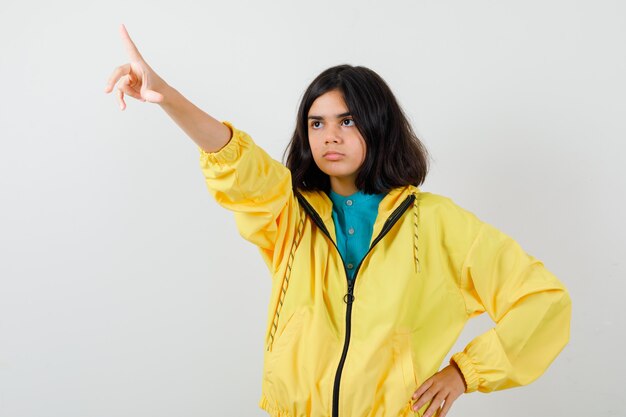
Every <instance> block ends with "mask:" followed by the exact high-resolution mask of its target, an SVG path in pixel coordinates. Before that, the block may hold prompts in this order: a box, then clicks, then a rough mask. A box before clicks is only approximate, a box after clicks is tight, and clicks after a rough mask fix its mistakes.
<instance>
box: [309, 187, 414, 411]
mask: <svg viewBox="0 0 626 417" xmlns="http://www.w3.org/2000/svg"><path fill="white" fill-rule="evenodd" d="M297 196H298V200H299V201H300V203H301V204H302V205H303V206H304V208H305V210H306V211H307V212H308V213H309V214H310V215H311V217H312V218H313V221H314V222H315V224H316V225H317V226H318V227H319V228H320V229H321V230H322V231H323V232H324V234H325V235H326V236H328V238H329V239H330V241H331V242H333V246H334V247H335V249H337V252H339V248H338V247H337V244H336V243H335V241H334V240H333V239H332V237H331V236H330V233H329V232H328V229H326V226H325V225H324V222H323V220H322V219H321V217H320V216H319V214H317V212H316V211H315V209H314V208H313V207H311V205H310V204H309V202H308V201H307V200H306V199H305V198H304V197H303V196H302V195H301V194H300V193H298V194H297ZM413 200H415V196H414V195H413V194H411V195H410V196H408V197H407V198H406V199H405V200H404V201H403V202H402V204H400V206H399V207H398V208H396V209H395V210H394V212H393V213H391V215H390V216H389V218H388V219H387V220H386V221H385V224H384V225H383V228H382V230H381V231H380V233H379V234H378V236H377V237H376V239H374V241H373V242H372V244H371V245H370V248H369V249H368V251H367V253H366V254H365V256H363V259H361V261H360V262H359V265H358V266H357V267H356V270H355V271H354V277H353V279H352V280H350V279H348V271H347V270H346V264H345V261H344V259H343V257H342V256H341V252H339V257H340V258H341V262H342V263H343V267H344V270H345V271H346V280H347V281H348V292H347V293H346V295H344V297H343V300H344V302H345V303H346V335H345V339H344V344H343V351H342V352H341V359H340V360H339V365H338V366H337V372H336V373H335V384H334V387H333V417H338V416H339V386H340V383H341V374H342V373H343V365H344V364H345V362H346V357H347V356H348V346H349V345H350V332H351V327H352V303H353V302H354V284H355V282H356V278H357V275H358V273H359V269H360V268H361V264H362V263H363V260H364V259H365V257H366V256H367V255H368V254H369V253H370V251H371V250H372V248H373V247H374V246H375V245H376V244H377V243H378V242H379V241H380V240H381V239H382V238H383V237H384V236H385V235H386V234H387V233H388V232H389V230H391V228H392V227H393V225H394V224H395V223H396V222H397V221H398V219H399V218H400V217H401V216H402V214H404V212H405V211H406V209H407V208H408V207H409V206H410V205H411V203H412V202H413Z"/></svg>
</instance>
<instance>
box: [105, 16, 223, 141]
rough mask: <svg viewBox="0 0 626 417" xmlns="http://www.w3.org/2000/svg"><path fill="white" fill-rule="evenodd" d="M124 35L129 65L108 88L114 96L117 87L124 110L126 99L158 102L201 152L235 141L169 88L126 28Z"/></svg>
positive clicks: (116, 73) (111, 79)
mask: <svg viewBox="0 0 626 417" xmlns="http://www.w3.org/2000/svg"><path fill="white" fill-rule="evenodd" d="M120 36H121V37H122V43H123V44H124V47H125V48H126V53H127V56H128V58H129V62H127V63H126V64H123V65H120V66H118V67H117V68H115V70H114V71H113V73H112V74H111V76H110V77H109V79H108V80H107V84H106V86H105V88H104V92H105V93H107V94H108V93H110V92H112V91H113V89H114V88H115V87H116V84H117V88H116V95H117V99H118V102H119V105H120V109H121V110H124V109H126V102H125V101H124V96H125V95H128V96H131V97H133V98H135V99H137V100H139V101H142V102H150V103H156V104H159V105H160V106H161V108H162V109H163V110H165V112H166V113H167V114H168V115H169V116H170V117H171V118H172V120H174V122H176V124H177V125H178V126H180V128H181V129H183V131H184V132H185V133H186V134H187V136H189V137H190V138H191V139H192V140H193V141H194V142H195V143H196V144H197V145H198V147H200V148H201V149H203V150H204V151H206V152H216V151H218V150H220V149H221V148H223V147H224V146H225V145H226V144H227V143H228V141H229V140H230V138H231V135H232V132H231V131H230V129H229V128H228V127H227V126H225V125H224V124H223V123H221V122H220V121H218V120H216V119H215V118H213V117H211V116H210V115H208V114H207V113H205V112H204V111H202V110H201V109H200V108H198V107H196V106H195V105H194V104H193V103H191V102H190V101H189V100H187V99H186V98H185V97H184V96H183V95H182V94H180V93H179V92H178V91H177V90H176V89H174V88H173V87H171V86H170V85H168V84H167V83H166V82H165V81H164V80H163V79H162V78H161V77H159V75H158V74H157V73H156V72H155V71H154V70H153V69H152V68H151V67H150V66H149V65H148V63H147V62H146V61H145V60H144V59H143V57H142V56H141V54H140V53H139V50H138V49H137V47H136V46H135V43H134V42H133V41H132V39H131V38H130V35H129V34H128V31H127V30H126V27H125V26H124V25H120Z"/></svg>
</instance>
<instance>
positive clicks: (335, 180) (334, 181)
mask: <svg viewBox="0 0 626 417" xmlns="http://www.w3.org/2000/svg"><path fill="white" fill-rule="evenodd" d="M330 189H331V190H333V191H334V192H335V193H337V194H339V195H342V196H344V197H347V196H350V195H352V194H354V193H356V192H357V191H359V189H358V188H356V185H354V179H352V178H339V177H330Z"/></svg>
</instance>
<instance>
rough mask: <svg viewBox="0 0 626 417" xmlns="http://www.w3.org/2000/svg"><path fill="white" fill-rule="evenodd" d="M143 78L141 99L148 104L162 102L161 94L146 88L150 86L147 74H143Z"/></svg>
mask: <svg viewBox="0 0 626 417" xmlns="http://www.w3.org/2000/svg"><path fill="white" fill-rule="evenodd" d="M143 76H144V77H145V78H144V80H145V82H144V83H142V85H141V91H140V93H141V98H143V99H144V100H145V101H149V102H150V103H160V102H162V101H163V94H161V93H157V92H156V91H154V90H151V89H149V88H148V85H150V76H149V74H148V72H144V74H143Z"/></svg>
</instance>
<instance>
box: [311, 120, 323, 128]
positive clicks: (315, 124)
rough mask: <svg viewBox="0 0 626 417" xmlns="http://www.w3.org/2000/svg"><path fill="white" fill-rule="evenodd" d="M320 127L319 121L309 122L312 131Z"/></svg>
mask: <svg viewBox="0 0 626 417" xmlns="http://www.w3.org/2000/svg"><path fill="white" fill-rule="evenodd" d="M321 125H322V122H320V121H319V120H313V121H312V122H311V127H312V128H313V129H319V128H320V126H321Z"/></svg>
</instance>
